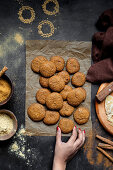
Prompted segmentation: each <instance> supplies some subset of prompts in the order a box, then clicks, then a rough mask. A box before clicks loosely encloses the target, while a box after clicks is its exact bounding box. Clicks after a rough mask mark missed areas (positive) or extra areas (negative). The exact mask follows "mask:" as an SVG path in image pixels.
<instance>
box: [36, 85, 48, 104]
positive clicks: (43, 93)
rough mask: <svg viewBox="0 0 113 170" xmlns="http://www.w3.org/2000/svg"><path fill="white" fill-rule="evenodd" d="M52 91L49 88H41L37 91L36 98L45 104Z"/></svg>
mask: <svg viewBox="0 0 113 170" xmlns="http://www.w3.org/2000/svg"><path fill="white" fill-rule="evenodd" d="M50 93H51V92H50V91H49V90H48V89H44V88H42V89H39V90H38V91H37V93H36V99H37V101H38V102H39V103H40V104H45V103H46V97H47V96H48V95H49V94H50Z"/></svg>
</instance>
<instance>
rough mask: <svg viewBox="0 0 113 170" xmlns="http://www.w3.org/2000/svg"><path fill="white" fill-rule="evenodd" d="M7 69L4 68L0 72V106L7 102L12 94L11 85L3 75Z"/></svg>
mask: <svg viewBox="0 0 113 170" xmlns="http://www.w3.org/2000/svg"><path fill="white" fill-rule="evenodd" d="M5 69H7V67H4V68H3V69H2V71H1V72H0V106H2V105H4V104H5V103H7V102H8V101H9V99H10V98H11V96H12V94H13V84H12V82H11V80H10V79H9V77H8V76H7V75H6V74H3V73H4V72H5V71H6V70H5Z"/></svg>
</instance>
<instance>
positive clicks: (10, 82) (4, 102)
mask: <svg viewBox="0 0 113 170" xmlns="http://www.w3.org/2000/svg"><path fill="white" fill-rule="evenodd" d="M2 78H3V79H4V80H6V81H7V82H8V83H9V84H10V86H11V93H10V95H9V97H8V98H7V99H6V100H4V101H3V102H0V106H2V105H4V104H6V103H7V102H8V101H9V100H10V98H11V96H12V94H13V91H14V87H13V84H12V81H11V80H10V79H9V77H8V76H6V74H4V75H3V76H2Z"/></svg>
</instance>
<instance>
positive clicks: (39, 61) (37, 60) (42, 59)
mask: <svg viewBox="0 0 113 170" xmlns="http://www.w3.org/2000/svg"><path fill="white" fill-rule="evenodd" d="M45 61H47V59H46V58H45V57H44V56H37V57H35V58H34V59H33V60H32V62H31V69H32V70H33V71H34V72H37V73H39V71H40V69H39V68H40V64H42V63H44V62H45Z"/></svg>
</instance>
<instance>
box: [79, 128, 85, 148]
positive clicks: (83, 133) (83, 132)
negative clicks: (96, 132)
mask: <svg viewBox="0 0 113 170" xmlns="http://www.w3.org/2000/svg"><path fill="white" fill-rule="evenodd" d="M82 135H83V140H82V142H81V143H80V145H78V147H77V149H80V148H81V147H82V146H83V144H84V142H85V130H84V131H82Z"/></svg>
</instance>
